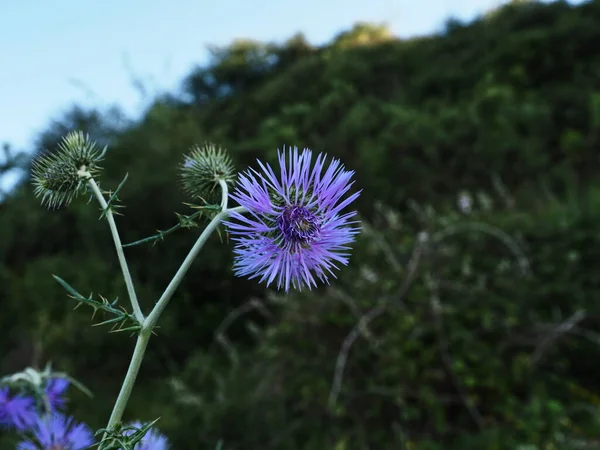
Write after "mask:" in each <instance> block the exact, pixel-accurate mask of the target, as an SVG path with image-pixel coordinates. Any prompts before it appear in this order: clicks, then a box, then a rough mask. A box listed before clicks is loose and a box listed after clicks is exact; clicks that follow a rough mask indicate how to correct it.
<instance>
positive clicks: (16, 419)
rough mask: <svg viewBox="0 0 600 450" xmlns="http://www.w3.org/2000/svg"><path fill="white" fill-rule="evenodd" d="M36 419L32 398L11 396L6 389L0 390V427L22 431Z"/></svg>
mask: <svg viewBox="0 0 600 450" xmlns="http://www.w3.org/2000/svg"><path fill="white" fill-rule="evenodd" d="M36 417H37V412H36V410H35V401H34V400H33V399H32V398H30V397H25V396H22V395H15V396H11V395H10V391H9V390H8V388H0V426H2V427H7V428H16V429H17V430H19V431H23V430H26V429H27V428H29V427H30V426H32V425H33V424H34V423H35V420H36Z"/></svg>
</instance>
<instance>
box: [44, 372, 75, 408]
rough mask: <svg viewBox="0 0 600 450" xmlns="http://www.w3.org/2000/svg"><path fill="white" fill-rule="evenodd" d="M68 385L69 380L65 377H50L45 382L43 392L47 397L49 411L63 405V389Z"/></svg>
mask: <svg viewBox="0 0 600 450" xmlns="http://www.w3.org/2000/svg"><path fill="white" fill-rule="evenodd" d="M68 387H69V380H67V379H66V378H60V377H59V378H51V379H49V380H48V382H47V383H46V387H45V389H44V392H45V394H46V398H47V399H48V406H49V407H50V412H55V411H57V410H59V409H61V408H63V407H64V406H65V397H64V394H65V391H66V390H67V388H68Z"/></svg>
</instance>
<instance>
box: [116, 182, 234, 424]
mask: <svg viewBox="0 0 600 450" xmlns="http://www.w3.org/2000/svg"><path fill="white" fill-rule="evenodd" d="M220 184H221V188H222V200H221V208H222V209H221V211H220V212H219V213H218V214H217V215H216V216H215V217H214V218H213V219H212V221H211V222H210V223H209V224H208V225H207V227H206V228H205V229H204V231H203V232H202V234H201V235H200V237H199V238H198V240H197V241H196V243H195V244H194V246H193V247H192V249H191V250H190V252H189V253H188V255H187V256H186V258H185V260H184V261H183V263H182V264H181V267H180V268H179V270H177V273H175V276H174V277H173V279H172V280H171V282H170V283H169V285H168V286H167V288H166V289H165V291H164V293H163V294H162V295H161V297H160V299H159V300H158V302H156V304H155V305H154V308H153V309H152V311H151V312H150V314H149V315H148V317H146V318H145V319H144V320H143V322H142V329H141V330H140V334H139V336H138V338H137V342H136V344H135V350H134V351H133V356H132V357H131V362H130V363H129V368H128V369H127V374H126V375H125V380H123V386H122V387H121V391H120V392H119V396H118V397H117V401H116V402H115V406H114V408H113V411H112V413H111V415H110V419H109V422H108V425H107V429H109V430H110V429H112V428H114V427H115V425H117V423H119V422H120V421H121V419H122V417H123V413H124V412H125V407H126V406H127V402H128V401H129V397H130V395H131V391H132V389H133V385H134V384H135V380H136V378H137V375H138V372H139V369H140V366H141V364H142V360H143V358H144V353H145V351H146V347H147V345H148V341H149V340H150V336H151V335H152V329H153V328H154V326H155V325H156V322H157V321H158V318H159V317H160V315H161V314H162V312H163V311H164V309H165V308H166V306H167V304H168V303H169V300H171V297H172V296H173V294H174V293H175V290H176V289H177V288H178V287H179V285H180V284H181V281H182V280H183V277H184V276H185V274H186V273H187V271H188V269H189V268H190V266H191V265H192V263H193V262H194V260H195V259H196V257H197V256H198V253H199V252H200V250H201V249H202V247H203V246H204V244H205V243H206V241H207V240H208V238H209V237H210V235H211V234H212V232H213V231H214V230H215V229H216V228H217V226H218V225H219V223H220V222H221V220H222V219H224V218H225V217H227V216H228V215H229V214H230V213H231V212H232V211H235V212H239V213H243V212H244V211H246V209H245V208H244V207H242V206H238V207H236V208H231V209H227V184H226V183H225V182H222V183H220Z"/></svg>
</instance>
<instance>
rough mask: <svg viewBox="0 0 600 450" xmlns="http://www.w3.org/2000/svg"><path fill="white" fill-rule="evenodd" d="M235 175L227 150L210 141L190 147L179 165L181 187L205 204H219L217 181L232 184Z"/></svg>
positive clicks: (219, 195) (219, 188) (219, 196)
mask: <svg viewBox="0 0 600 450" xmlns="http://www.w3.org/2000/svg"><path fill="white" fill-rule="evenodd" d="M235 177H236V174H235V168H234V166H233V162H232V161H231V158H230V157H229V155H227V152H226V151H225V150H223V149H221V148H216V147H215V145H214V144H211V143H207V144H204V146H202V147H198V146H194V147H192V148H191V150H190V153H189V154H188V155H186V156H185V159H184V162H183V164H182V165H181V184H182V185H183V189H184V190H185V191H187V192H188V193H189V194H190V195H191V196H192V197H195V198H200V199H201V200H203V201H204V202H205V204H219V203H220V202H221V187H220V186H219V181H224V182H225V183H227V184H233V182H234V181H235Z"/></svg>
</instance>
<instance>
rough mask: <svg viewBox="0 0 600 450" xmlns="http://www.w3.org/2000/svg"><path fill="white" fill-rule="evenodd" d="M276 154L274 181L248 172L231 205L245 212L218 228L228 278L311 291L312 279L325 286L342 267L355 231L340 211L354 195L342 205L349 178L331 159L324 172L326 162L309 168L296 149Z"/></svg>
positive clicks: (265, 169)
mask: <svg viewBox="0 0 600 450" xmlns="http://www.w3.org/2000/svg"><path fill="white" fill-rule="evenodd" d="M287 157H288V159H287V161H286V154H285V151H281V152H279V166H280V170H281V177H277V176H276V175H275V173H274V172H273V169H271V167H270V166H269V165H268V164H263V163H261V162H260V161H259V162H258V164H259V166H260V168H261V169H262V173H259V172H258V171H256V170H253V169H250V170H249V171H247V172H245V173H243V174H241V175H240V178H239V183H238V185H237V187H236V189H235V190H234V192H233V193H232V194H231V198H232V199H234V200H236V201H237V202H238V203H239V204H240V205H241V206H243V207H245V208H246V209H247V211H248V213H249V215H248V216H244V215H242V214H240V213H237V212H234V211H232V212H231V218H232V219H233V220H230V221H226V222H225V225H226V226H227V228H228V230H229V232H230V234H231V235H232V240H233V241H234V242H235V244H236V246H235V262H234V271H235V273H236V275H238V276H249V277H250V278H256V277H260V281H261V282H266V284H267V286H269V285H270V284H271V283H273V282H276V283H277V287H278V289H281V288H283V289H285V291H288V290H289V288H290V286H293V287H295V288H298V289H301V288H302V287H303V286H308V287H309V289H310V288H311V287H312V286H316V281H315V277H316V278H318V279H319V280H321V281H324V282H328V276H329V275H332V276H334V277H335V274H334V272H333V270H334V269H338V265H339V264H343V265H346V264H347V263H348V257H349V254H348V251H349V249H350V247H349V246H348V245H349V244H350V243H351V242H352V241H354V237H355V235H356V234H357V233H358V232H359V230H360V229H359V228H358V227H357V226H356V222H355V221H350V219H351V218H352V217H354V216H355V215H356V212H354V211H353V212H348V213H342V210H343V209H344V208H345V207H346V206H348V205H349V204H350V203H352V202H353V201H354V200H356V198H357V197H358V196H359V195H360V192H356V193H354V194H352V195H350V196H349V197H347V198H346V199H345V200H342V197H343V196H344V195H345V194H346V193H347V192H348V190H349V189H350V187H351V186H352V184H353V183H354V182H353V181H350V180H351V178H352V175H353V174H354V172H353V171H348V170H345V169H344V166H343V165H342V164H341V162H340V161H339V160H337V159H333V160H331V162H330V163H329V166H328V167H327V169H326V170H325V166H326V164H325V161H326V159H327V156H326V155H323V154H319V156H318V157H317V159H316V160H315V162H314V166H313V165H312V152H311V151H310V150H309V149H304V150H303V151H302V153H299V152H298V149H297V148H294V149H293V150H292V149H289V152H288V154H287Z"/></svg>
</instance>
